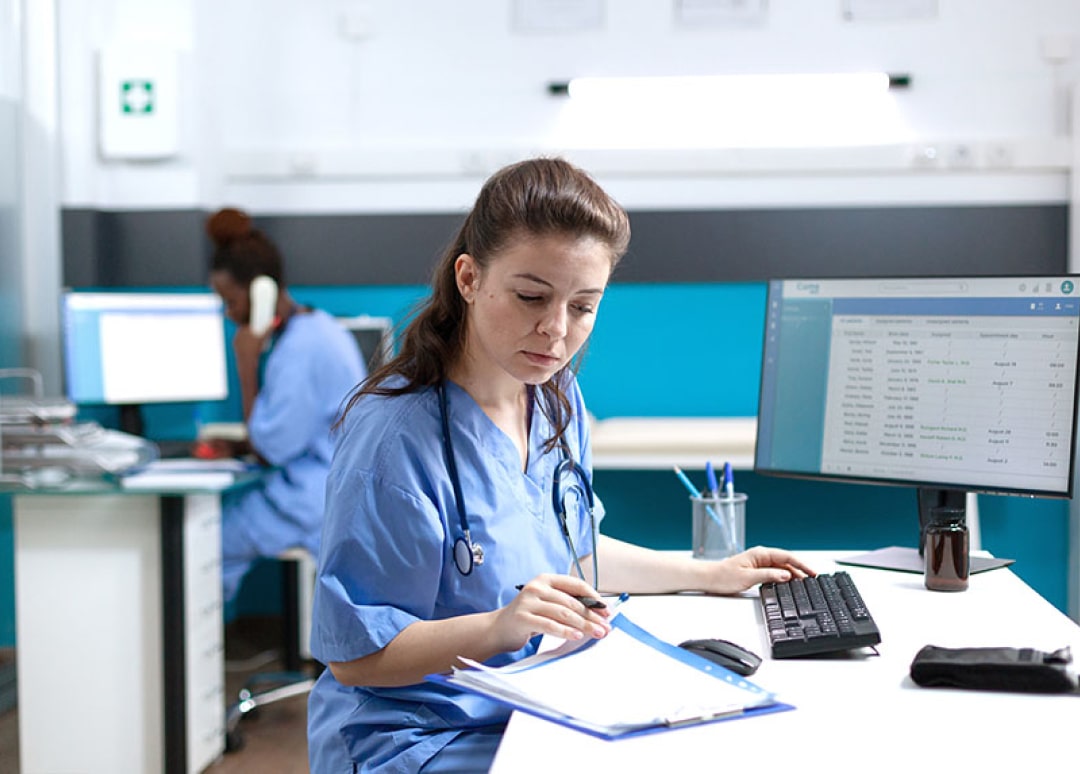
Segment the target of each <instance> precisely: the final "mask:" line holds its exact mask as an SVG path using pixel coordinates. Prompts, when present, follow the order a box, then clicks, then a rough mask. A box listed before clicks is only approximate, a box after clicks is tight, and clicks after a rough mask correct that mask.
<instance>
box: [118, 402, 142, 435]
mask: <svg viewBox="0 0 1080 774" xmlns="http://www.w3.org/2000/svg"><path fill="white" fill-rule="evenodd" d="M145 429H146V428H145V424H144V422H143V414H142V406H141V405H140V404H138V403H123V404H121V405H120V430H121V431H123V432H125V433H129V434H131V435H137V436H139V437H140V438H142V437H143V431H144V430H145Z"/></svg>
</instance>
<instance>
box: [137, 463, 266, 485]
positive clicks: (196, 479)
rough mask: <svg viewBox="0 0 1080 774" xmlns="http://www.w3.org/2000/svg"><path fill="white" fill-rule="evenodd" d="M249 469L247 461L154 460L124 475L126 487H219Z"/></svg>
mask: <svg viewBox="0 0 1080 774" xmlns="http://www.w3.org/2000/svg"><path fill="white" fill-rule="evenodd" d="M248 470H250V467H249V466H248V465H247V463H245V462H243V461H241V460H236V459H223V460H195V459H190V460H189V459H177V460H155V461H154V462H151V463H150V464H149V465H147V466H146V467H144V468H142V469H140V470H139V471H138V472H136V473H132V474H129V475H126V476H124V477H123V478H122V479H121V485H122V486H123V487H124V488H125V489H149V490H154V489H156V490H166V491H170V490H177V489H182V490H188V489H194V490H199V489H209V490H220V489H225V488H227V487H229V486H231V485H232V484H233V483H234V482H235V481H236V475H237V474H238V473H243V472H245V471H248Z"/></svg>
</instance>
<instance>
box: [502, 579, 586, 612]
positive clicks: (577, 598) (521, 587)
mask: <svg viewBox="0 0 1080 774" xmlns="http://www.w3.org/2000/svg"><path fill="white" fill-rule="evenodd" d="M514 588H515V589H517V590H518V591H521V590H522V589H523V588H525V584H524V583H519V584H518V585H516V586H514ZM574 599H576V600H577V601H578V602H580V603H581V604H583V605H585V607H587V608H589V609H590V610H604V609H605V608H607V605H606V604H604V600H602V599H596V598H595V597H579V596H574Z"/></svg>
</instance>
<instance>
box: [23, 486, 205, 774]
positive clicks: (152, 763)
mask: <svg viewBox="0 0 1080 774" xmlns="http://www.w3.org/2000/svg"><path fill="white" fill-rule="evenodd" d="M13 501H14V524H15V591H16V597H15V605H16V647H17V654H18V655H17V670H18V698H19V755H20V768H21V770H22V774H43V773H51V772H61V771H63V772H80V773H85V774H92V773H95V772H101V774H117V772H139V773H140V774H152V773H153V772H166V773H167V774H195V772H199V771H202V770H203V769H204V768H206V766H208V765H209V764H210V763H211V762H213V761H214V760H215V759H216V758H218V757H219V756H220V755H221V753H222V751H223V749H224V739H225V736H224V728H225V718H224V714H225V691H224V634H223V619H222V599H221V505H220V493H219V492H216V491H205V490H203V491H187V492H185V491H180V490H175V489H174V490H172V491H170V490H168V489H167V488H158V489H156V490H154V491H138V492H133V491H123V490H121V489H119V488H118V487H115V486H110V485H103V484H95V483H82V484H80V483H76V484H75V485H73V486H72V487H70V488H69V489H68V490H67V491H65V492H63V493H56V492H54V493H39V492H27V491H21V492H14V497H13Z"/></svg>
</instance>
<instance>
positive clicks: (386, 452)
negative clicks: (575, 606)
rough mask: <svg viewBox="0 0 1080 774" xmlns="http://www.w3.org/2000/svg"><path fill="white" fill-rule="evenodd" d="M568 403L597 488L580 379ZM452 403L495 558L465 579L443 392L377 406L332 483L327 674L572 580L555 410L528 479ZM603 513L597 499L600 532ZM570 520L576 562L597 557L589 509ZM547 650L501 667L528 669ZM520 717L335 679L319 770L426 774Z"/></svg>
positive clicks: (476, 421) (535, 416)
mask: <svg viewBox="0 0 1080 774" xmlns="http://www.w3.org/2000/svg"><path fill="white" fill-rule="evenodd" d="M567 395H568V397H569V399H570V404H571V407H572V411H573V416H574V419H573V421H572V422H571V424H570V426H569V427H568V428H567V431H566V434H565V438H566V441H567V443H568V444H569V446H570V449H571V453H572V454H573V456H574V459H575V460H577V461H579V463H580V464H581V465H582V466H583V467H584V469H585V470H586V471H588V474H587V475H589V476H590V477H591V475H592V472H591V471H592V460H591V451H590V446H589V426H588V419H587V416H588V415H587V413H586V411H585V406H584V403H583V401H582V397H581V393H580V390H579V389H578V386H577V383H576V381H574V382H572V383H571V384H570V385H569V387H568V389H567ZM447 398H448V401H449V415H450V428H451V437H452V439H453V444H454V454H455V457H456V460H457V468H458V473H459V477H460V479H461V488H462V491H463V497H464V503H465V508H466V512H467V514H468V521H469V528H470V530H471V532H472V538H473V541H474V542H476V543H479V544H480V545H481V546H483V548H484V552H485V558H484V563H483V565H479V566H477V567H475V568H474V570H473V572H472V573H471V574H470V575H468V576H464V575H462V574H461V573H460V572H458V570H457V567H456V566H455V564H454V561H453V544H454V541H455V540H456V539H457V538H458V537H459V536H460V535H461V528H460V526H459V519H458V512H457V506H456V504H455V500H454V491H453V485H452V484H451V481H450V476H449V473H448V472H447V468H446V462H445V453H444V450H443V445H442V425H441V420H440V414H439V398H438V392H437V390H435V389H434V388H427V389H423V390H420V391H419V392H413V393H407V394H404V395H400V396H394V397H382V396H373V395H368V396H365V397H364V398H363V399H362V400H360V401H359V402H358V403H357V404H356V405H355V406H354V407H353V409H352V410H351V411H350V413H349V415H348V418H347V419H346V424H345V428H344V432H343V433H342V434H341V435H340V436H339V439H340V440H339V442H338V446H337V449H336V451H335V456H334V461H333V463H332V466H331V470H330V476H329V478H328V480H327V490H326V516H325V521H324V524H323V539H322V551H321V554H320V560H319V575H318V579H317V581H316V588H315V603H314V612H313V621H312V633H311V651H312V654H313V655H314V656H315V658H317V659H318V660H319V661H321V662H322V663H329V662H332V661H350V660H353V659H357V658H360V657H362V656H366V655H369V654H371V653H374V652H376V651H378V650H380V649H382V648H383V647H384V646H386V644H387V643H389V642H390V641H391V640H392V639H394V637H395V636H397V634H398V633H399V632H401V631H402V630H403V629H404V628H405V627H407V626H409V625H410V624H412V623H414V622H415V621H418V620H439V619H444V618H450V617H452V616H459V615H467V614H470V613H478V612H487V611H491V610H494V609H497V608H500V607H503V606H504V605H506V604H507V603H508V602H509V601H510V600H511V599H512V598H513V596H514V594H516V593H517V591H516V589H515V586H516V585H517V584H520V583H525V582H526V581H528V580H530V579H532V578H533V577H535V576H536V575H538V574H540V573H544V572H560V573H566V572H571V571H572V570H571V567H572V561H571V555H570V549H569V547H568V546H567V543H566V540H565V539H564V538H563V535H562V531H561V527H560V524H559V520H558V518H557V516H556V514H555V513H554V509H553V507H552V486H553V476H554V472H555V467H556V465H558V463H559V462H560V461H561V460H562V455H561V453H560V452H559V451H557V450H556V451H554V452H551V453H548V454H545V453H544V452H543V449H542V446H543V441H544V439H546V438H548V437H549V436H550V435H551V434H552V431H551V427H550V425H549V423H548V422H547V420H546V419H545V418H544V416H543V414H542V412H541V411H539V409H535V410H534V411H533V412H532V424H531V427H530V431H529V463H528V467H527V469H526V471H525V472H522V470H521V460H520V455H519V454H518V452H517V449H516V447H515V446H514V444H513V442H512V441H511V440H510V438H509V437H507V435H506V434H505V433H504V432H503V431H502V430H500V429H499V428H498V427H497V426H496V425H495V424H494V423H493V422H492V421H491V419H489V418H488V416H487V415H486V414H484V412H483V411H482V410H481V408H480V407H479V406H478V405H477V404H476V402H475V401H474V400H473V399H472V397H470V396H469V394H468V393H467V392H465V391H464V390H463V389H462V388H460V387H458V386H457V385H456V384H453V383H450V382H448V383H447ZM572 500H573V498H568V502H570V501H572ZM602 516H603V506H602V505H601V504H600V502H599V500H597V501H596V509H595V518H596V522H597V524H599V522H600V520H601V518H602ZM568 521H569V526H570V531H571V535H573V536H574V547H575V549H576V553H577V554H578V555H579V556H588V555H589V554H591V553H592V551H593V546H592V528H591V525H590V522H589V518H588V513H587V510H586V509H585V508H584V505H583V504H582V505H581V507H574V508H571V511H570V513H568ZM536 644H537V643H536V641H534V642H531V643H529V644H528V645H527V646H526V647H525V648H523V649H522V650H520V651H518V652H516V653H510V654H502V655H500V656H497V657H495V658H493V659H492V660H491V661H489V662H488V663H490V664H494V665H499V664H504V663H508V662H510V661H513V660H516V659H520V658H523V657H525V656H527V655H530V654H532V653H533V652H535V649H536ZM508 718H509V711H508V710H507V709H506V708H504V707H503V706H501V705H499V704H496V703H495V702H492V701H489V700H487V699H484V698H481V697H477V696H472V695H469V694H464V693H460V692H458V691H455V690H453V689H450V688H447V687H444V686H439V685H435V684H432V683H420V684H417V685H412V686H405V687H400V688H355V687H349V686H343V685H341V684H340V683H338V682H337V681H336V680H335V679H334V677H333V675H332V674H331V672H330V670H326V671H324V672H323V674H322V676H321V677H320V678H319V680H318V682H317V684H316V686H315V688H314V690H313V691H312V693H311V697H310V701H309V711H308V749H309V756H310V763H311V770H312V771H318V772H348V771H352V768H351V766H352V763H351V762H352V761H357V762H366V763H367V764H368V765H373V764H376V763H378V764H381V765H384V766H385V768H384V769H382V770H386V771H399V770H400V771H417V770H418V769H419V768H420V767H421V766H422V765H423V764H424V763H425V762H426V761H427V760H428V759H430V758H431V757H432V756H433V755H435V754H437V753H438V751H439V750H441V749H442V748H443V747H444V746H445V745H446V744H448V743H449V742H450V741H452V740H453V739H454V737H455V736H457V734H458V733H459V732H460V731H461V730H462V729H464V728H479V727H484V726H491V725H497V724H504V723H505V722H506V721H507V719H508ZM365 770H367V769H365Z"/></svg>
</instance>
